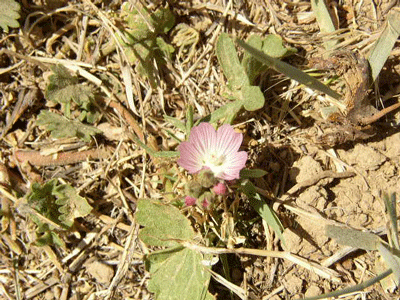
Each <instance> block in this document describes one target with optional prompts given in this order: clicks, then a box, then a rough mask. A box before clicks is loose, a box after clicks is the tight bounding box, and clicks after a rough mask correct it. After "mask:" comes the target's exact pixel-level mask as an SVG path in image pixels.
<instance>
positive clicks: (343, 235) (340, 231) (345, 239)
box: [325, 225, 380, 250]
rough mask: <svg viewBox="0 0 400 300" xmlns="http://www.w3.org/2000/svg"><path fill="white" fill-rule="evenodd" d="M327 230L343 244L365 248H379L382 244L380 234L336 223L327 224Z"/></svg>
mask: <svg viewBox="0 0 400 300" xmlns="http://www.w3.org/2000/svg"><path fill="white" fill-rule="evenodd" d="M325 230H326V235H327V236H328V237H330V238H333V239H335V240H336V242H337V243H339V244H342V245H346V246H351V247H355V248H360V249H364V250H377V249H378V248H377V247H378V245H379V244H380V238H379V236H377V235H375V234H372V233H369V232H362V231H360V230H355V229H351V228H346V227H339V226H334V225H327V226H326V227H325Z"/></svg>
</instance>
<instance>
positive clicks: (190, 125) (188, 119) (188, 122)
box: [186, 104, 194, 136]
mask: <svg viewBox="0 0 400 300" xmlns="http://www.w3.org/2000/svg"><path fill="white" fill-rule="evenodd" d="M193 115H194V111H193V106H192V105H191V104H189V105H188V107H187V109H186V135H187V136H189V135H190V131H192V128H193V125H194V121H193Z"/></svg>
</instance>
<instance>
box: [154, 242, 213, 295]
mask: <svg viewBox="0 0 400 300" xmlns="http://www.w3.org/2000/svg"><path fill="white" fill-rule="evenodd" d="M202 260H203V256H202V255H201V254H200V253H197V252H195V251H193V250H191V249H187V248H183V247H176V248H169V249H167V250H162V251H157V252H153V253H152V254H150V255H149V256H148V264H149V265H150V269H149V271H150V274H151V279H150V281H149V284H148V289H149V291H151V292H153V293H155V296H156V297H155V298H156V299H158V300H181V299H196V300H197V299H199V300H200V299H205V300H211V299H214V297H213V296H212V295H211V294H210V293H209V292H208V291H207V289H208V284H209V281H210V273H209V272H208V271H207V270H206V267H205V266H204V265H203V264H202Z"/></svg>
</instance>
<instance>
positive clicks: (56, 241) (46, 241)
mask: <svg viewBox="0 0 400 300" xmlns="http://www.w3.org/2000/svg"><path fill="white" fill-rule="evenodd" d="M36 245H37V246H39V247H43V246H46V245H56V246H58V247H61V248H64V249H65V248H66V245H65V242H64V241H63V240H62V239H61V238H60V236H59V235H58V234H57V233H55V232H54V231H46V232H45V233H44V234H42V235H41V236H40V237H38V238H37V239H36Z"/></svg>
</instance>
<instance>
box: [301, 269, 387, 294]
mask: <svg viewBox="0 0 400 300" xmlns="http://www.w3.org/2000/svg"><path fill="white" fill-rule="evenodd" d="M390 274H392V270H391V269H389V270H386V271H385V272H383V273H381V274H379V275H378V276H376V277H374V278H372V279H370V280H367V281H364V282H362V283H360V284H357V285H355V286H351V287H348V288H345V289H342V290H339V291H334V292H332V293H328V294H323V295H319V296H315V297H309V298H304V299H303V300H318V299H328V298H331V297H332V298H333V297H339V296H341V295H345V294H350V293H354V292H358V291H361V290H363V289H366V288H367V287H369V286H371V285H373V284H375V283H377V282H379V281H380V280H382V279H383V278H385V277H388V276H389V275H390Z"/></svg>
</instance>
